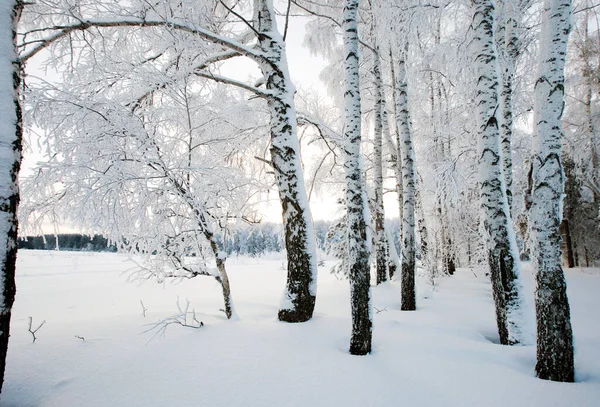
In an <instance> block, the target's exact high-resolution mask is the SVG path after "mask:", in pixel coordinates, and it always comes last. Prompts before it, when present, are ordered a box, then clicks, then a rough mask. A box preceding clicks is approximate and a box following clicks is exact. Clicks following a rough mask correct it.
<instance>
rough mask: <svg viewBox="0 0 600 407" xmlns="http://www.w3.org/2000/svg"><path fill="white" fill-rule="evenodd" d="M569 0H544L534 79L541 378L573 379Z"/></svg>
mask: <svg viewBox="0 0 600 407" xmlns="http://www.w3.org/2000/svg"><path fill="white" fill-rule="evenodd" d="M570 30H571V1H570V0H546V1H545V2H544V13H543V20H542V30H541V32H540V56H539V72H538V75H539V77H538V79H537V81H536V84H535V110H534V126H535V129H534V144H533V188H532V195H533V202H532V206H531V214H530V216H531V223H532V225H531V231H532V238H533V241H534V244H533V253H534V261H533V264H534V271H535V280H536V288H535V310H536V319H537V364H536V366H535V370H536V372H537V375H538V377H539V378H541V379H549V380H555V381H561V382H572V381H574V361H573V333H572V329H571V315H570V310H569V300H568V298H567V285H566V282H565V277H564V274H563V270H562V267H561V265H560V258H561V252H560V232H559V226H560V221H561V217H562V212H561V211H562V199H563V197H562V195H563V190H564V171H563V167H562V163H561V135H562V131H561V117H562V112H563V106H564V65H565V57H566V52H567V41H568V38H569V31H570Z"/></svg>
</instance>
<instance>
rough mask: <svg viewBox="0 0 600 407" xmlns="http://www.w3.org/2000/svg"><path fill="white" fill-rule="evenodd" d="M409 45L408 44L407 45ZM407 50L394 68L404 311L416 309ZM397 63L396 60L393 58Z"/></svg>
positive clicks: (413, 187) (413, 170) (412, 177)
mask: <svg viewBox="0 0 600 407" xmlns="http://www.w3.org/2000/svg"><path fill="white" fill-rule="evenodd" d="M406 48H408V47H406ZM406 55H407V52H406V49H405V50H404V51H403V52H401V53H400V57H399V59H398V64H397V67H398V68H397V70H395V71H394V75H393V76H395V78H394V79H393V80H394V84H395V85H394V102H395V114H396V129H397V137H398V154H399V156H400V157H401V163H402V195H401V199H402V212H401V213H402V245H401V247H402V261H401V273H402V303H401V307H400V308H401V309H402V310H403V311H414V310H415V309H416V308H417V304H416V291H415V264H416V240H415V154H414V147H413V135H412V129H411V126H412V124H411V122H410V114H409V110H408V84H407V79H406V76H407V75H406ZM392 63H394V59H392Z"/></svg>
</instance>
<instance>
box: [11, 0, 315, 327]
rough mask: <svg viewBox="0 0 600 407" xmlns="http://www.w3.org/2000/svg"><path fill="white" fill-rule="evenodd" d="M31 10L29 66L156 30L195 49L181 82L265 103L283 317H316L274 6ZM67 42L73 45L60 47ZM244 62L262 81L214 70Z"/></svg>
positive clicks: (49, 4)
mask: <svg viewBox="0 0 600 407" xmlns="http://www.w3.org/2000/svg"><path fill="white" fill-rule="evenodd" d="M31 10H32V13H31V15H30V18H29V20H28V21H30V22H31V23H32V24H34V23H35V24H36V25H37V26H38V27H39V26H40V25H41V28H35V29H33V30H31V31H29V32H28V33H27V35H26V36H24V37H23V41H22V58H23V60H26V59H29V58H30V57H32V56H33V55H35V54H37V53H38V52H39V51H40V50H42V49H46V48H49V47H51V48H52V49H60V44H64V43H68V44H72V43H73V41H74V40H78V41H80V43H83V44H86V43H87V41H88V40H89V37H90V36H94V35H96V37H97V38H99V39H100V40H99V41H100V45H99V46H97V47H92V50H93V52H92V54H93V58H100V57H101V55H102V51H103V50H106V49H109V47H106V43H105V41H108V40H110V39H111V38H116V39H118V40H121V41H126V37H127V34H126V33H127V32H131V31H133V32H136V33H137V32H140V31H142V30H155V31H156V32H160V33H163V39H166V40H168V39H173V40H174V41H177V42H178V43H181V44H182V43H185V42H186V41H191V42H192V43H193V44H194V45H193V46H190V47H187V48H186V49H187V50H188V51H190V52H191V51H193V50H197V51H198V54H197V56H196V57H192V58H191V59H189V60H187V61H186V60H181V59H179V58H175V59H174V60H173V61H172V64H171V67H174V68H177V69H176V72H179V73H182V72H183V75H182V76H186V75H195V76H199V77H204V78H208V79H211V80H213V81H217V82H221V83H225V84H228V85H231V86H237V87H239V88H242V89H244V90H246V91H248V92H251V94H252V95H254V96H257V97H259V98H261V99H263V100H265V101H266V104H267V106H268V109H269V114H270V139H271V148H270V161H271V164H272V167H273V170H274V172H275V181H276V185H277V187H278V190H279V197H280V201H281V204H282V208H283V213H282V217H283V223H284V227H285V243H286V249H287V256H288V262H287V264H288V278H287V283H286V290H285V293H284V296H283V297H284V298H283V301H282V305H281V309H280V311H279V319H280V320H282V321H288V322H302V321H306V320H308V319H310V318H311V317H312V313H313V310H314V304H315V298H316V273H317V264H316V247H315V242H314V233H313V227H312V221H311V217H310V213H309V208H308V199H307V196H306V191H305V186H304V179H303V172H302V167H301V165H300V158H299V145H298V138H297V129H296V113H295V105H294V99H293V96H294V91H295V90H294V87H293V84H292V83H291V80H290V76H289V72H288V69H287V60H286V55H285V42H284V40H283V37H282V35H281V34H280V33H279V31H278V29H277V25H276V22H275V11H274V8H273V2H272V0H255V1H254V2H253V5H252V7H248V5H247V4H246V3H245V2H236V1H232V2H223V1H214V0H206V1H201V2H197V1H184V2H176V3H174V4H171V3H169V2H164V3H160V4H157V5H150V4H148V3H147V2H143V1H141V2H137V1H134V2H128V3H122V2H117V1H113V0H107V1H106V2H87V1H78V2H77V5H76V6H75V7H72V6H70V5H68V4H67V5H65V4H63V3H62V2H55V1H52V0H48V1H41V2H39V3H36V4H35V5H34V6H33V7H32V8H31ZM248 15H251V17H248ZM123 16H125V17H123ZM244 16H246V17H244ZM124 33H125V34H124ZM165 34H166V35H165ZM63 39H68V40H69V42H66V41H65V42H62V41H61V40H63ZM163 44H164V42H162V41H161V42H158V46H157V47H156V48H153V47H152V44H150V43H146V44H145V47H146V48H145V49H144V51H143V54H142V55H143V56H144V57H146V58H147V61H149V62H153V61H155V60H156V59H160V58H162V57H163V56H164V53H163V51H164V48H162V49H161V48H160V47H161V46H163ZM196 47H197V48H196ZM65 49H67V51H66V52H65V54H66V55H68V46H67V47H64V46H63V48H62V50H63V51H64V50H65ZM65 54H63V55H65ZM168 55H169V54H167V56H168ZM240 56H242V57H245V58H247V59H248V60H250V61H252V62H254V63H255V64H256V65H257V66H258V67H259V69H260V70H261V72H262V79H261V80H260V81H258V82H256V83H252V84H251V83H246V82H244V81H240V80H236V79H233V78H230V77H225V76H221V75H219V74H218V72H216V71H218V69H217V68H218V65H219V63H220V62H222V61H225V60H229V59H232V58H237V57H240ZM182 63H183V69H182V66H181V64H182ZM165 85H166V84H165V83H157V84H153V85H151V86H149V87H148V88H149V89H146V90H145V92H144V93H143V94H148V93H153V92H154V91H156V90H159V89H161V88H162V87H163V86H165ZM263 85H264V87H263ZM143 94H142V95H140V94H138V97H142V96H143Z"/></svg>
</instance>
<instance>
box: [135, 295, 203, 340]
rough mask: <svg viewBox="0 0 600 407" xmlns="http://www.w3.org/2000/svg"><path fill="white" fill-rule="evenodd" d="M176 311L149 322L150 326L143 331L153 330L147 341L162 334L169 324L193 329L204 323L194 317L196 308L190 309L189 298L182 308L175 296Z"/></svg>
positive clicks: (200, 326)
mask: <svg viewBox="0 0 600 407" xmlns="http://www.w3.org/2000/svg"><path fill="white" fill-rule="evenodd" d="M177 311H178V313H177V314H175V315H172V316H170V317H167V318H165V319H163V320H160V321H158V322H157V323H155V324H151V326H150V327H149V328H148V329H147V330H146V331H145V332H150V331H155V332H154V335H152V337H151V338H150V340H148V342H150V341H151V340H153V339H154V338H155V337H156V336H158V335H161V336H164V335H165V333H166V331H167V328H168V327H169V325H180V326H184V327H186V328H194V329H199V328H202V327H203V326H204V323H203V322H202V321H199V320H198V318H196V310H195V309H192V310H191V311H190V301H189V300H186V301H185V307H183V308H182V307H181V303H180V302H179V297H177ZM145 332H144V333H145Z"/></svg>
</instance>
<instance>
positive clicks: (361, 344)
mask: <svg viewBox="0 0 600 407" xmlns="http://www.w3.org/2000/svg"><path fill="white" fill-rule="evenodd" d="M357 14H358V0H345V1H344V15H343V20H342V35H343V40H344V86H345V89H344V104H345V110H344V116H345V120H344V141H345V145H344V149H345V161H344V168H345V173H346V176H345V177H346V208H347V211H348V263H349V272H348V276H349V279H350V303H351V305H350V306H351V310H352V335H351V338H350V353H351V354H353V355H366V354H368V353H370V352H371V337H372V332H371V330H372V326H373V324H372V315H371V314H372V313H371V274H370V270H369V249H368V246H367V238H368V236H367V227H366V226H367V224H366V219H365V213H366V209H367V208H366V202H365V197H364V192H363V190H364V181H363V171H362V162H361V156H360V139H361V132H360V126H361V111H360V86H359V57H358V24H357Z"/></svg>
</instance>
